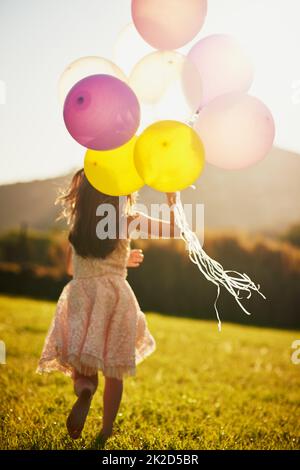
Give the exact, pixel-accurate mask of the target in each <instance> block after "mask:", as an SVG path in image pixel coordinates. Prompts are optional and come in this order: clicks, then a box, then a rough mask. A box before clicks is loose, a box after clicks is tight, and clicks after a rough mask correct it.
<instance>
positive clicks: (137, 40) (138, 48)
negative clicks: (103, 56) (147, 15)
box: [112, 23, 153, 75]
mask: <svg viewBox="0 0 300 470" xmlns="http://www.w3.org/2000/svg"><path fill="white" fill-rule="evenodd" d="M150 52H153V48H152V47H151V46H149V45H148V44H147V43H146V42H145V41H144V40H143V39H142V37H141V36H140V35H139V33H138V32H137V30H136V28H135V26H134V24H133V23H128V24H127V25H126V26H124V28H123V29H121V31H120V32H119V34H118V36H117V39H116V41H115V44H114V46H113V55H112V58H113V61H114V62H115V63H116V64H118V65H119V67H121V69H122V70H124V72H125V73H126V75H129V74H130V72H131V71H132V69H133V67H134V65H135V64H136V63H137V62H138V61H139V60H140V59H141V58H142V57H144V56H145V55H147V54H149V53H150Z"/></svg>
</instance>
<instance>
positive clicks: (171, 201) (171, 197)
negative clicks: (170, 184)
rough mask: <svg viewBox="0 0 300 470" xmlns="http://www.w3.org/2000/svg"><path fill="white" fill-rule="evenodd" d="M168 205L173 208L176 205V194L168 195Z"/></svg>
mask: <svg viewBox="0 0 300 470" xmlns="http://www.w3.org/2000/svg"><path fill="white" fill-rule="evenodd" d="M166 196H167V201H168V205H169V206H172V205H173V204H175V203H176V193H166Z"/></svg>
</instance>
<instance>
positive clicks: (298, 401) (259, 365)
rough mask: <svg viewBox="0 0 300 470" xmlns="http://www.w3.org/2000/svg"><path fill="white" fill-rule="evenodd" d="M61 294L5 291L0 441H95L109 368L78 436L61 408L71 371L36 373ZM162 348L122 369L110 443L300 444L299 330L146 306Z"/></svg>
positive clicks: (65, 445) (1, 300) (0, 324)
mask: <svg viewBox="0 0 300 470" xmlns="http://www.w3.org/2000/svg"><path fill="white" fill-rule="evenodd" d="M54 308H55V303H52V302H44V301H35V300H30V299H21V298H13V297H4V296H2V297H0V312H1V313H0V339H1V340H3V341H5V343H6V347H7V364H6V365H0V374H1V378H0V387H1V389H0V391H1V403H0V422H1V431H0V432H1V435H0V441H1V442H0V448H1V449H89V448H95V443H94V439H95V437H96V435H97V433H98V431H99V430H100V427H101V415H102V390H103V376H102V375H101V373H100V375H99V377H100V385H99V389H98V391H97V393H96V396H95V399H94V401H93V404H92V409H91V412H90V415H89V417H88V420H87V423H86V427H85V430H84V432H83V437H82V439H80V440H78V441H72V440H71V439H70V438H69V437H68V435H67V433H66V429H65V418H66V416H67V413H68V411H69V409H70V407H71V405H72V403H73V400H74V395H73V390H72V384H71V380H70V379H69V378H67V377H65V376H64V375H62V374H60V373H59V372H58V373H52V374H49V375H42V376H40V375H38V374H36V373H35V368H36V365H37V361H38V358H39V355H40V352H41V349H42V345H43V341H44V338H45V334H46V331H47V329H48V326H49V323H50V320H51V318H52V315H53V312H54ZM147 318H148V325H149V328H150V330H151V332H152V333H153V335H154V336H155V338H156V341H157V350H156V351H155V353H154V354H152V356H150V357H149V358H147V359H146V360H145V361H144V362H143V363H141V364H140V365H139V366H138V368H137V376H136V377H130V378H127V379H125V386H124V395H123V401H122V404H121V408H120V413H119V415H118V417H117V422H116V425H115V434H114V436H113V437H112V438H111V439H109V440H108V441H107V443H106V449H299V447H300V430H299V411H300V394H299V390H300V365H299V366H296V365H294V364H292V362H291V359H290V357H291V352H292V350H291V343H292V342H293V341H294V340H295V339H299V338H300V333H299V332H292V331H280V330H271V329H263V328H254V327H242V326H238V325H232V324H226V323H223V331H222V333H219V332H218V330H217V324H216V322H206V321H201V320H193V319H182V318H175V317H165V316H162V315H159V314H157V313H149V314H148V315H147Z"/></svg>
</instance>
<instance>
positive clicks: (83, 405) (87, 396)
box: [66, 369, 98, 439]
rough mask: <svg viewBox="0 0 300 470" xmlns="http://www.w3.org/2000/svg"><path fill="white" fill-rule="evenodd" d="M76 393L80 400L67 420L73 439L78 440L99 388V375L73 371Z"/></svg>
mask: <svg viewBox="0 0 300 470" xmlns="http://www.w3.org/2000/svg"><path fill="white" fill-rule="evenodd" d="M73 381H74V392H75V394H76V395H77V397H78V399H77V400H76V402H75V403H74V405H73V407H72V409H71V411H70V414H69V416H68V419H67V423H66V424H67V429H68V432H69V435H70V437H72V439H78V438H79V437H80V435H81V432H82V430H83V427H84V424H85V420H86V418H87V415H88V412H89V409H90V406H91V401H92V397H93V395H94V393H95V391H96V389H97V386H98V374H94V375H92V376H85V375H83V374H80V373H79V372H78V371H77V370H75V369H74V371H73Z"/></svg>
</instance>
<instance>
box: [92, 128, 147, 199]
mask: <svg viewBox="0 0 300 470" xmlns="http://www.w3.org/2000/svg"><path fill="white" fill-rule="evenodd" d="M136 141H137V137H136V136H134V137H133V138H132V139H131V140H130V141H129V142H127V143H126V144H125V145H123V146H122V147H118V148H116V149H113V150H106V151H99V150H90V149H88V150H87V152H86V154H85V158H84V172H85V175H86V177H87V179H88V181H89V182H90V183H91V185H92V186H94V188H96V189H97V190H98V191H100V192H102V193H104V194H109V195H110V196H125V195H127V194H131V193H133V192H134V191H137V190H138V189H140V188H141V187H142V186H144V182H143V180H142V179H141V177H140V176H139V174H138V172H137V170H136V168H135V165H134V147H135V144H136Z"/></svg>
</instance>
